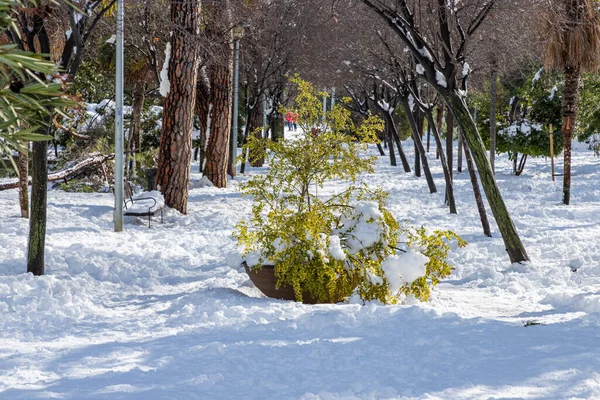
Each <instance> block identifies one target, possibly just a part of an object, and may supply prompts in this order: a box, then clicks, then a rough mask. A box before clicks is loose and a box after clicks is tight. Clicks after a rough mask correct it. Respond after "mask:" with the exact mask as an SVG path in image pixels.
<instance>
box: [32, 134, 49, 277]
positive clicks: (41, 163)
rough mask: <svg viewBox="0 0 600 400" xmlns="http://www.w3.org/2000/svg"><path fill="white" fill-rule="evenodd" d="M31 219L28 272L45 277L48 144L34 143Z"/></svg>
mask: <svg viewBox="0 0 600 400" xmlns="http://www.w3.org/2000/svg"><path fill="white" fill-rule="evenodd" d="M31 180H32V186H31V217H30V219H29V244H28V247H27V272H31V273H33V274H34V275H44V250H45V246H46V200H47V195H48V142H46V141H44V142H33V152H32V173H31Z"/></svg>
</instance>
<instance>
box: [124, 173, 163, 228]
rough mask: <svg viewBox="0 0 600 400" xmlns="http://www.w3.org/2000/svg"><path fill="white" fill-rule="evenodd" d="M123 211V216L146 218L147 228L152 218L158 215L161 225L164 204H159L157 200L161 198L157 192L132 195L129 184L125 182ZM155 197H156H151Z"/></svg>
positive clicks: (131, 188)
mask: <svg viewBox="0 0 600 400" xmlns="http://www.w3.org/2000/svg"><path fill="white" fill-rule="evenodd" d="M124 189H125V190H124V192H125V193H124V195H125V201H124V204H123V205H124V208H125V209H124V210H123V215H126V216H130V217H148V228H150V223H151V221H152V217H153V216H155V215H156V214H158V213H160V223H161V224H162V223H163V208H165V204H164V202H159V200H157V198H159V196H160V198H162V195H160V193H159V192H158V191H150V192H142V193H140V194H138V195H134V194H133V187H132V185H131V182H128V181H126V182H125V185H124ZM153 195H156V196H153Z"/></svg>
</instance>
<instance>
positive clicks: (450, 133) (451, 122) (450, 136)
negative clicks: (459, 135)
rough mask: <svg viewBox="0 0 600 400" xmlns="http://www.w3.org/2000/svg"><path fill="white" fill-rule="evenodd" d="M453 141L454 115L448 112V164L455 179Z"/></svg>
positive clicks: (451, 176)
mask: <svg viewBox="0 0 600 400" xmlns="http://www.w3.org/2000/svg"><path fill="white" fill-rule="evenodd" d="M453 139H454V115H452V112H451V111H450V110H448V111H447V112H446V162H447V163H448V169H449V170H450V179H452V178H453V175H454V174H453V172H452V166H453V164H454V160H453V158H454V152H453Z"/></svg>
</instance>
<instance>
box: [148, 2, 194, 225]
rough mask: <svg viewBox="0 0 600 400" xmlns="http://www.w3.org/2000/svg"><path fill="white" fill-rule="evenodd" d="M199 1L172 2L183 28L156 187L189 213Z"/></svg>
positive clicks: (177, 37)
mask: <svg viewBox="0 0 600 400" xmlns="http://www.w3.org/2000/svg"><path fill="white" fill-rule="evenodd" d="M199 17H200V2H199V0H172V2H171V21H172V22H173V24H174V25H175V26H177V27H178V28H180V29H175V30H174V31H173V36H172V38H171V60H170V61H169V82H170V84H171V87H170V91H169V94H168V95H167V98H166V100H165V105H164V111H163V133H162V136H161V139H160V150H159V158H158V171H157V174H156V185H157V187H160V191H161V192H162V193H163V195H164V197H165V204H166V205H167V206H169V207H171V208H174V209H176V210H178V211H179V212H181V213H182V214H186V213H187V201H188V190H189V182H190V164H191V161H192V128H193V116H194V106H195V103H196V79H197V76H198V48H197V43H196V38H195V36H196V35H198V33H199V27H200V24H199V20H200V18H199Z"/></svg>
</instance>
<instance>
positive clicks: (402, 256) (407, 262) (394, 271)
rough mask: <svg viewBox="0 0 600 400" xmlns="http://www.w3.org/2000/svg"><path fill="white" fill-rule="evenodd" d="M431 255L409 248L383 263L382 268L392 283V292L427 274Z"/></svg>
mask: <svg viewBox="0 0 600 400" xmlns="http://www.w3.org/2000/svg"><path fill="white" fill-rule="evenodd" d="M428 262H429V257H426V256H424V255H423V254H421V253H418V252H415V251H411V250H408V251H407V252H406V253H398V254H397V255H393V256H390V257H389V258H388V259H387V260H385V261H384V262H383V263H381V269H382V270H383V273H384V274H385V278H386V279H387V281H388V283H389V285H390V292H392V293H396V292H397V291H398V290H400V289H401V288H402V286H404V285H406V284H408V285H410V284H412V283H413V282H414V281H415V280H416V279H417V278H420V277H422V276H425V274H426V273H427V268H426V267H425V266H426V265H427V263H428Z"/></svg>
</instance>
